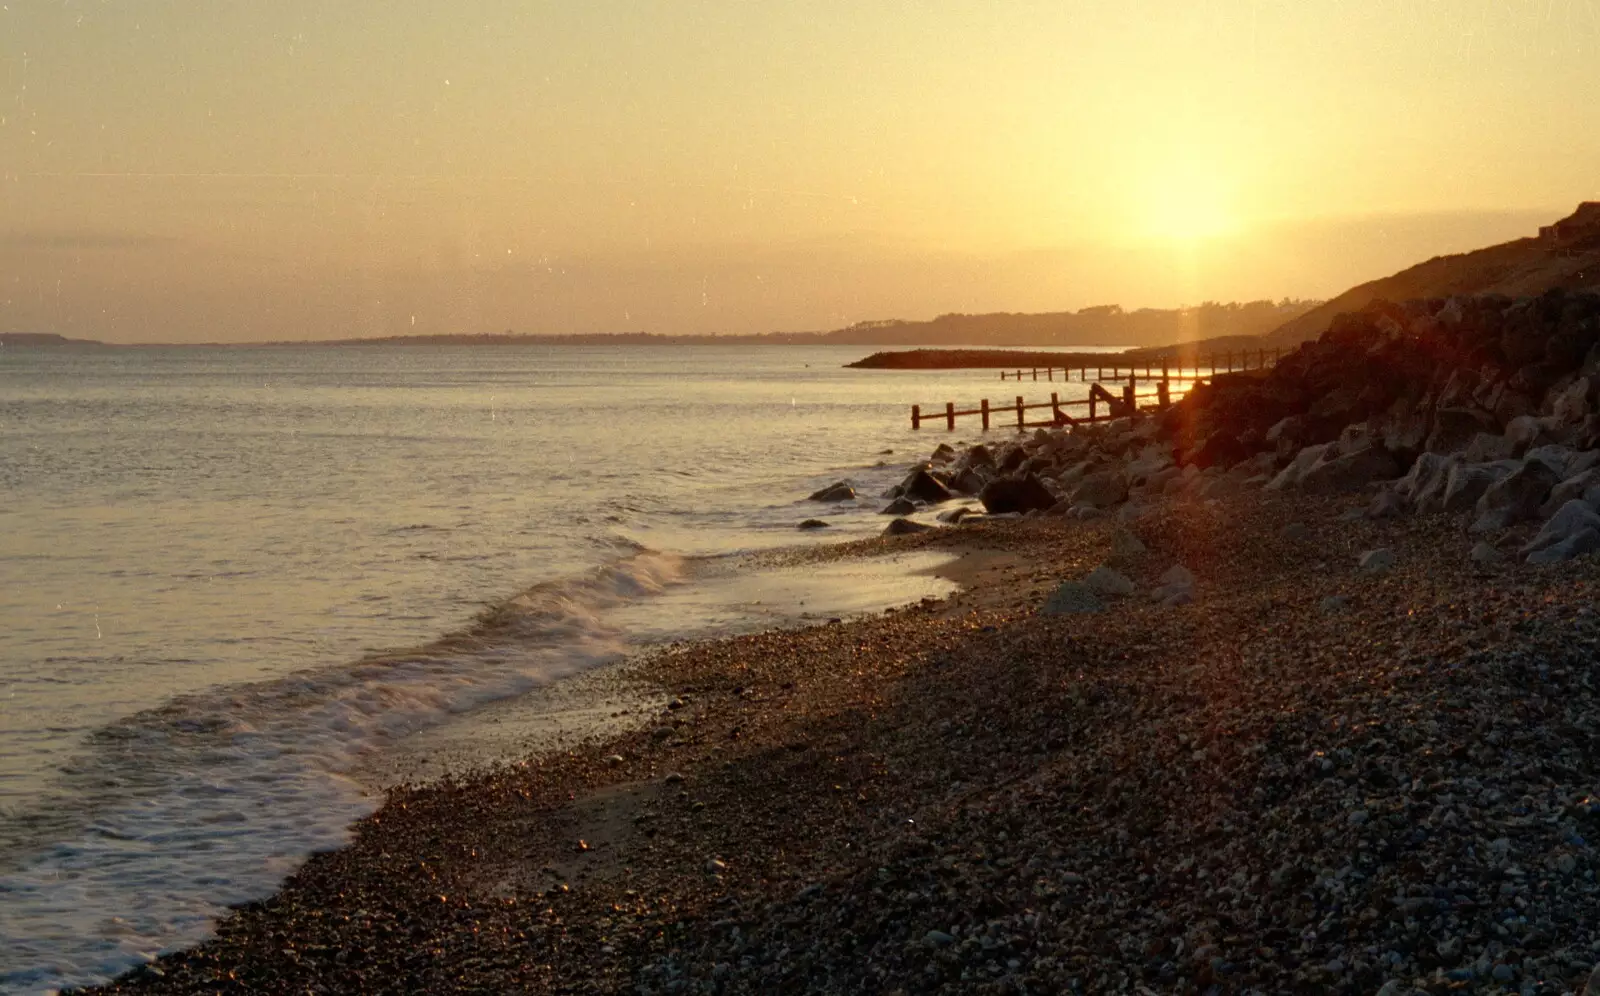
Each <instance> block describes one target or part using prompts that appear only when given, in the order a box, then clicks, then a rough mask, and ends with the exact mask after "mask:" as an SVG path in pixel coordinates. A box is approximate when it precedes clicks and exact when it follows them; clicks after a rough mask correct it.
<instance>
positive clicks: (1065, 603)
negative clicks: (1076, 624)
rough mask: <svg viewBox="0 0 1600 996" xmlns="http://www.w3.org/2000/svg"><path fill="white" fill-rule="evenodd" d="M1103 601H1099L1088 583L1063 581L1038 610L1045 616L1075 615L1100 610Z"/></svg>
mask: <svg viewBox="0 0 1600 996" xmlns="http://www.w3.org/2000/svg"><path fill="white" fill-rule="evenodd" d="M1104 610H1105V603H1104V602H1102V601H1100V597H1099V596H1098V595H1096V594H1095V593H1094V591H1093V589H1091V588H1090V587H1089V586H1088V585H1086V584H1084V583H1083V582H1081V581H1063V582H1062V583H1061V584H1060V585H1059V586H1058V587H1057V588H1056V590H1055V591H1053V592H1051V593H1050V597H1049V598H1047V599H1045V603H1044V606H1043V607H1042V608H1041V609H1040V610H1039V611H1040V612H1042V613H1043V614H1044V615H1047V616H1064V615H1075V614H1078V613H1083V612H1102V611H1104Z"/></svg>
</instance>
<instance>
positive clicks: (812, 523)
mask: <svg viewBox="0 0 1600 996" xmlns="http://www.w3.org/2000/svg"><path fill="white" fill-rule="evenodd" d="M799 528H801V529H826V528H828V524H827V523H826V522H823V521H822V520H821V519H807V520H805V521H804V522H802V523H800V526H799Z"/></svg>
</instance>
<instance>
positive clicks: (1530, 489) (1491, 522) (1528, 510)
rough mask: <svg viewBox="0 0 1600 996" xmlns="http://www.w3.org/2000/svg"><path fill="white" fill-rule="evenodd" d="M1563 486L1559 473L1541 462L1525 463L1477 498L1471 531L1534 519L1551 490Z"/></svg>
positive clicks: (1490, 529) (1484, 530)
mask: <svg viewBox="0 0 1600 996" xmlns="http://www.w3.org/2000/svg"><path fill="white" fill-rule="evenodd" d="M1559 483H1560V480H1559V479H1558V478H1557V476H1556V472H1555V471H1553V470H1551V469H1550V467H1549V466H1548V465H1547V464H1545V463H1543V462H1542V461H1539V460H1524V461H1523V462H1522V466H1521V468H1519V469H1518V470H1516V471H1514V472H1513V473H1511V474H1509V475H1507V476H1506V477H1504V478H1501V479H1500V480H1498V481H1496V482H1495V483H1493V484H1491V485H1490V486H1489V488H1488V490H1486V491H1484V493H1483V497H1481V498H1479V499H1478V503H1477V505H1476V510H1477V513H1478V518H1477V519H1476V520H1475V521H1474V522H1473V523H1472V525H1471V526H1469V527H1468V529H1469V530H1470V531H1471V532H1475V533H1482V532H1489V531H1492V530H1496V529H1504V528H1506V527H1507V526H1510V525H1513V524H1515V523H1518V522H1521V521H1523V520H1524V519H1531V518H1532V517H1533V516H1534V515H1536V514H1538V511H1539V506H1541V505H1543V504H1544V500H1545V498H1546V497H1548V496H1549V494H1550V491H1551V490H1552V489H1553V488H1554V487H1555V486H1556V485H1557V484H1559Z"/></svg>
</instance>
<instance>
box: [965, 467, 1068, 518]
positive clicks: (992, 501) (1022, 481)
mask: <svg viewBox="0 0 1600 996" xmlns="http://www.w3.org/2000/svg"><path fill="white" fill-rule="evenodd" d="M978 497H979V500H980V501H982V502H983V509H984V511H986V512H988V513H989V514H990V515H1002V514H1004V513H1006V512H1030V511H1033V510H1035V509H1037V510H1039V511H1044V510H1045V509H1048V508H1050V507H1051V506H1052V505H1054V504H1055V503H1056V496H1055V495H1053V494H1051V492H1050V489H1049V488H1047V487H1045V486H1044V482H1043V481H1041V480H1039V479H1038V478H1037V477H1035V476H1033V475H1032V474H1028V475H1025V476H1023V477H1001V478H997V479H996V480H993V481H990V482H989V483H988V484H986V485H984V487H983V491H982V492H981V493H980V494H979V496H978Z"/></svg>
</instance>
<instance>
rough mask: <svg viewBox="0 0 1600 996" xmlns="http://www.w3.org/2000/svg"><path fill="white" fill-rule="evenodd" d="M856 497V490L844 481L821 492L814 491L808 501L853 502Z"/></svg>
mask: <svg viewBox="0 0 1600 996" xmlns="http://www.w3.org/2000/svg"><path fill="white" fill-rule="evenodd" d="M855 496H856V489H855V488H852V487H851V486H850V485H849V484H847V483H845V482H844V481H835V482H834V483H832V484H830V485H828V486H827V487H825V488H823V489H822V490H821V491H813V492H812V493H811V495H810V497H808V498H807V499H806V500H807V501H851V500H853V499H854V498H855Z"/></svg>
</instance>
